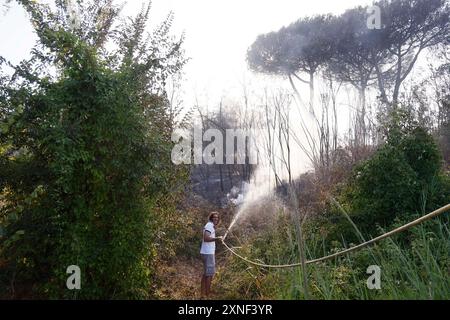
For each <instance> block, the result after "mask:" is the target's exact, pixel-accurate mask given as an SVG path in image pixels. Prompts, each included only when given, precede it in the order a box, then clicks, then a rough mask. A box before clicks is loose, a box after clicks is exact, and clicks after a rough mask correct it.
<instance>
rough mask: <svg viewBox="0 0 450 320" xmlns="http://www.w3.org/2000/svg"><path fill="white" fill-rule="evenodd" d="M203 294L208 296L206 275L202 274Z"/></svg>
mask: <svg viewBox="0 0 450 320" xmlns="http://www.w3.org/2000/svg"><path fill="white" fill-rule="evenodd" d="M201 296H202V298H203V297H204V296H206V276H205V275H202V285H201Z"/></svg>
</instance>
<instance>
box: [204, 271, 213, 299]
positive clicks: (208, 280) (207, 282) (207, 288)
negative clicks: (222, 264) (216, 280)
mask: <svg viewBox="0 0 450 320" xmlns="http://www.w3.org/2000/svg"><path fill="white" fill-rule="evenodd" d="M211 281H212V276H206V277H205V293H206V296H207V297H208V296H209V293H210V291H211Z"/></svg>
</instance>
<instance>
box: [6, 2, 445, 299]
mask: <svg viewBox="0 0 450 320" xmlns="http://www.w3.org/2000/svg"><path fill="white" fill-rule="evenodd" d="M10 2H11V1H7V3H10ZM16 2H17V3H18V4H19V5H20V6H21V7H22V8H24V9H25V10H26V12H27V14H28V16H29V18H30V21H31V23H32V26H33V29H34V31H35V32H36V34H37V36H38V41H37V43H36V45H35V46H34V48H33V50H32V52H31V55H30V58H29V59H28V60H24V61H22V62H21V63H20V64H18V65H13V64H11V63H10V62H8V61H6V60H5V59H4V58H2V57H1V56H0V110H1V113H0V298H7V299H35V298H40V299H52V298H64V299H174V298H175V299H177V298H188V299H190V298H196V297H198V290H199V286H200V274H201V263H200V260H199V257H198V253H199V245H200V241H201V234H200V230H201V227H202V226H203V224H204V223H205V221H204V220H205V218H206V217H207V215H208V213H209V212H211V211H220V212H221V214H222V224H221V226H220V227H219V229H218V231H217V233H218V234H224V233H225V232H226V231H227V227H228V226H229V225H230V223H231V221H232V219H233V217H235V215H236V214H237V213H239V212H242V211H243V207H244V205H245V217H243V218H242V219H240V220H239V221H238V223H237V226H236V227H234V228H233V229H232V230H231V231H230V235H229V236H228V237H227V243H228V244H229V245H231V246H233V247H234V248H235V250H236V251H237V252H239V253H240V254H241V255H243V256H245V257H247V258H249V259H251V260H253V261H258V262H264V263H266V264H275V265H276V264H286V263H297V262H302V265H301V266H300V267H295V268H280V269H267V268H263V267H255V266H253V265H249V264H248V263H246V262H245V261H243V260H242V259H239V258H237V257H236V256H234V255H232V254H231V253H230V252H229V251H227V250H226V249H225V248H224V247H223V246H222V245H220V244H218V250H217V261H218V272H217V275H216V277H215V279H214V283H213V287H214V291H215V292H216V294H215V296H214V297H216V298H231V299H408V298H412V299H449V298H450V255H449V252H450V227H449V215H448V213H447V214H443V215H441V216H439V217H436V218H434V219H432V220H430V221H427V222H424V223H423V224H420V225H418V226H415V227H414V228H411V229H409V230H408V231H405V232H403V233H401V234H399V235H396V236H394V237H392V238H388V239H385V240H383V241H381V242H378V243H377V244H375V245H373V246H370V247H367V248H364V249H361V250H358V251H356V252H353V253H350V254H348V255H343V256H340V257H338V258H335V259H330V260H327V261H324V262H320V263H316V264H307V265H306V261H307V260H312V259H315V258H319V257H322V256H326V255H328V254H330V253H334V252H338V251H340V250H343V249H345V248H349V247H352V246H354V245H357V244H358V243H362V242H364V241H367V240H369V239H372V238H374V237H376V236H378V235H380V234H382V233H384V232H386V231H389V230H391V229H394V228H396V227H398V226H401V225H404V224H405V223H407V222H410V221H412V220H414V219H416V218H418V217H420V216H422V215H424V214H427V213H429V212H431V211H433V210H435V209H438V208H440V207H442V206H445V205H447V204H449V203H450V175H449V173H450V171H449V163H450V162H449V161H450V131H449V130H450V52H449V45H450V38H449V35H450V3H449V1H448V0H380V1H376V2H374V5H376V6H378V7H379V8H381V12H382V18H383V20H382V21H383V26H382V28H379V29H369V28H368V27H367V7H357V8H353V9H349V10H348V11H346V12H345V13H343V14H341V15H338V16H336V15H332V14H329V15H317V16H313V17H303V18H301V19H299V20H298V21H296V22H293V23H291V24H289V23H290V21H286V24H287V26H286V27H283V28H281V29H280V30H279V31H276V32H271V33H268V34H264V35H260V36H259V37H257V39H256V40H255V42H254V43H253V44H252V45H251V46H250V47H249V49H248V54H247V62H248V66H249V68H250V69H251V70H252V71H253V72H255V73H262V74H266V75H269V76H271V77H276V78H279V79H284V80H285V81H286V83H288V84H289V89H275V88H271V90H265V91H264V92H261V93H260V94H258V93H254V91H253V93H250V92H252V91H251V90H248V88H246V87H244V88H243V89H244V90H243V92H244V95H243V97H242V99H241V100H239V101H237V100H234V101H233V103H231V102H227V101H225V102H223V103H221V104H220V106H218V108H216V109H217V110H214V108H207V111H205V110H204V109H203V108H202V107H201V106H199V105H196V106H193V107H192V108H191V106H183V105H182V104H181V105H180V104H176V103H174V101H172V98H171V95H170V93H169V92H168V83H169V82H170V81H172V80H173V79H174V78H176V77H179V75H180V72H181V70H182V68H183V66H184V65H185V64H186V63H187V58H186V57H185V53H184V50H183V41H184V37H183V36H181V37H178V38H177V37H174V36H173V35H171V25H172V20H173V17H172V15H170V14H169V15H168V17H167V19H166V20H164V21H163V22H162V23H161V24H160V25H159V26H158V27H156V29H154V30H153V31H152V32H150V33H147V31H146V30H147V25H148V20H149V17H150V14H151V10H150V5H146V6H143V7H142V10H141V11H140V12H139V13H138V14H137V15H136V16H134V17H126V18H125V17H123V16H121V7H120V6H117V5H116V4H115V2H114V1H113V0H100V1H90V0H84V1H79V3H78V8H79V10H78V12H76V13H74V12H73V10H72V8H71V6H70V5H69V3H70V1H62V0H61V1H60V0H57V1H55V2H54V6H49V5H44V4H40V3H39V2H37V1H31V0H17V1H16ZM424 57H426V58H427V59H428V60H430V61H432V63H430V64H429V65H427V66H424V65H423V64H420V63H421V59H422V58H424ZM418 68H421V69H420V72H418V73H419V74H420V75H421V76H420V77H419V76H417V73H414V72H415V71H416V70H418ZM424 68H425V69H426V71H423V70H424ZM305 85H306V87H303V86H305ZM172 89H175V90H176V88H172ZM305 89H306V92H307V93H308V95H309V96H308V95H307V96H308V99H305V98H304V96H305V94H304V92H305ZM344 91H345V92H344ZM345 97H347V100H346V101H344V102H342V100H345ZM230 101H232V100H230ZM305 101H307V102H305ZM343 106H345V107H348V109H350V110H352V111H351V118H350V120H349V124H348V128H345V129H343V128H340V127H339V126H340V125H341V123H339V121H338V118H339V114H340V113H341V110H343V109H341V108H343ZM183 108H184V109H188V110H187V112H185V113H186V116H184V117H181V114H182V113H183V112H182V109H183ZM208 110H210V111H208ZM211 110H212V111H211ZM293 110H300V111H299V112H300V113H299V114H300V115H301V117H300V118H298V119H295V120H294V116H293V112H294V111H293ZM184 111H186V110H184ZM195 114H198V117H196V118H197V122H200V123H201V125H202V127H203V129H204V130H206V129H217V130H218V131H219V132H223V131H224V130H226V129H230V128H232V129H237V128H240V129H248V130H260V131H259V132H260V133H261V134H260V137H261V138H262V141H263V146H262V147H261V148H260V149H258V157H259V158H260V159H261V158H264V159H266V161H265V166H266V167H263V166H262V165H260V166H255V165H252V164H250V163H249V161H248V159H246V161H245V163H243V164H214V165H207V164H200V165H189V166H188V165H184V166H183V165H180V166H177V165H174V164H173V163H172V161H171V151H172V148H173V146H174V142H173V141H172V140H171V135H172V132H173V131H174V129H175V128H178V127H183V128H186V129H188V130H192V129H193V127H194V125H195V119H194V118H195ZM263 138H264V139H263ZM222 142H223V145H226V141H225V140H224V141H222ZM296 151H299V152H302V153H304V154H305V157H306V158H307V159H308V161H309V162H310V167H309V168H308V169H303V170H302V173H301V174H298V171H297V169H298V168H297V166H298V163H297V162H298V161H299V160H298V159H296V158H295V157H294V154H295V152H296ZM236 153H237V151H234V154H233V156H234V157H236ZM223 156H224V157H225V156H226V155H223ZM263 171H264V172H265V174H266V175H265V176H264V177H263V180H264V181H263V182H264V184H266V183H267V185H269V184H270V185H271V189H270V194H265V195H264V196H263V197H260V198H258V199H257V201H253V202H248V201H247V202H245V201H246V198H245V196H247V195H248V193H250V194H251V193H252V192H253V193H257V192H256V191H255V189H252V188H253V187H254V185H255V184H257V183H254V181H255V180H253V179H254V178H255V177H256V176H257V175H258V174H261V172H263ZM252 183H253V185H252ZM238 195H240V196H243V201H244V205H243V204H242V199H240V198H239V197H238ZM239 199H240V200H239ZM70 265H77V266H79V267H80V269H81V270H83V285H82V290H73V291H71V290H67V287H66V280H67V277H68V274H67V273H66V268H67V267H68V266H70ZM371 265H377V266H379V267H380V268H381V279H382V280H381V290H370V289H369V288H368V287H367V285H366V280H367V278H368V274H367V273H366V271H367V268H368V266H371Z"/></svg>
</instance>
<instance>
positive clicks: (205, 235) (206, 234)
mask: <svg viewBox="0 0 450 320" xmlns="http://www.w3.org/2000/svg"><path fill="white" fill-rule="evenodd" d="M221 239H222V237H211V232H209V231H208V230H205V232H203V241H205V242H214V241H216V240H221Z"/></svg>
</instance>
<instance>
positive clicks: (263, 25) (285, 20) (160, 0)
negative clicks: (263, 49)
mask: <svg viewBox="0 0 450 320" xmlns="http://www.w3.org/2000/svg"><path fill="white" fill-rule="evenodd" d="M2 1H3V2H4V0H0V3H2ZM119 2H120V1H119ZM371 2H372V1H371V0H339V1H336V0H227V1H223V0H153V1H152V11H151V14H150V15H151V18H150V20H151V26H152V25H153V26H154V25H157V24H158V23H159V22H161V21H162V20H163V19H164V18H165V16H166V15H167V14H168V13H169V12H170V11H173V12H174V14H175V21H174V25H173V33H174V34H175V35H177V34H181V32H183V31H184V32H185V35H186V41H185V45H184V48H185V51H186V56H187V57H189V58H190V59H191V60H190V62H189V63H188V65H186V67H185V69H184V74H185V76H184V82H183V90H182V91H183V93H182V95H183V100H184V101H185V103H186V104H187V105H190V104H192V103H193V101H194V97H197V98H198V99H199V100H200V101H201V102H202V103H208V104H212V105H214V104H217V103H218V101H220V99H221V98H222V97H224V96H227V95H231V96H232V95H237V94H239V92H240V90H241V86H242V83H243V81H244V80H243V79H244V78H245V79H246V81H247V80H248V79H249V78H250V79H252V78H254V75H253V74H252V73H251V72H249V71H248V70H247V66H246V62H245V56H246V52H247V49H248V47H249V46H250V45H251V44H252V43H253V41H254V40H255V39H256V37H257V36H258V35H259V34H262V33H266V32H270V31H275V30H278V29H279V28H281V27H282V26H284V25H287V24H290V23H291V22H294V21H295V20H297V19H299V18H301V17H304V16H308V15H313V14H318V13H328V12H331V13H340V12H343V11H344V10H345V9H348V8H351V7H354V6H357V5H365V4H369V3H371ZM142 3H143V1H141V0H130V1H128V3H127V5H126V6H125V8H124V11H123V13H124V14H127V15H128V14H135V13H136V12H138V10H139V9H140V7H141V6H142ZM151 26H150V27H151ZM0 39H1V42H0V55H1V56H3V57H5V58H7V59H9V60H11V61H12V62H14V63H17V62H19V61H20V60H21V59H24V58H26V57H27V54H28V53H29V52H30V49H31V48H32V46H33V44H34V39H35V37H34V35H33V33H32V28H31V25H30V24H29V22H28V18H27V16H26V14H25V12H24V10H23V9H22V8H20V7H18V6H17V5H16V4H14V3H13V5H12V7H11V9H10V10H9V11H8V12H7V13H6V14H5V13H3V12H1V13H0Z"/></svg>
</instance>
